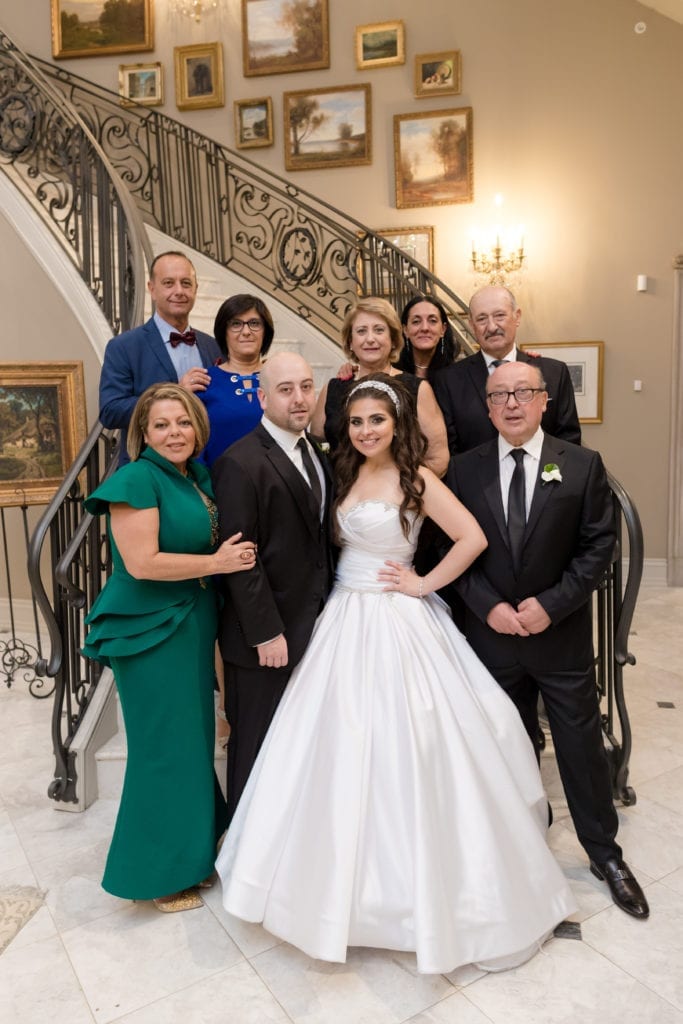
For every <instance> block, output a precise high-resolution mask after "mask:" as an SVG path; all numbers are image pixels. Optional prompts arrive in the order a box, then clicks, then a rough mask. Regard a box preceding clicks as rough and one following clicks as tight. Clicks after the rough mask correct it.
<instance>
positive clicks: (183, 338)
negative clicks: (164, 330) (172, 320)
mask: <svg viewBox="0 0 683 1024" xmlns="http://www.w3.org/2000/svg"><path fill="white" fill-rule="evenodd" d="M168 340H169V341H170V342H171V347H172V348H178V345H180V344H181V343H182V342H184V343H185V344H186V345H196V344H197V335H196V334H195V333H194V331H185V333H184V334H178V332H177V331H171V333H170V334H169V336H168Z"/></svg>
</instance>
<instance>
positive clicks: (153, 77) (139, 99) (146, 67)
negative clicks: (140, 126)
mask: <svg viewBox="0 0 683 1024" xmlns="http://www.w3.org/2000/svg"><path fill="white" fill-rule="evenodd" d="M119 96H120V97H121V99H120V101H119V102H120V103H121V106H122V107H134V106H136V104H139V105H142V106H144V107H158V106H160V105H161V104H162V103H163V102H164V74H163V66H162V64H161V61H155V62H154V63H153V64H119Z"/></svg>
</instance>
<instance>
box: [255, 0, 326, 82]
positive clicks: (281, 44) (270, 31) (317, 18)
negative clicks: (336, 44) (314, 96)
mask: <svg viewBox="0 0 683 1024" xmlns="http://www.w3.org/2000/svg"><path fill="white" fill-rule="evenodd" d="M327 3H328V0H307V2H306V0H294V2H292V0H242V60H243V70H244V75H245V77H246V78H249V77H250V76H252V75H280V74H285V73H287V72H289V71H315V70H318V69H320V68H329V66H330V29H329V20H328V12H327Z"/></svg>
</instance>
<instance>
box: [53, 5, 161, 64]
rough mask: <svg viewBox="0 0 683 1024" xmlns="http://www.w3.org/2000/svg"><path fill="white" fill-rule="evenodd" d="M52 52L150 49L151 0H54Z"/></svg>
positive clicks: (92, 53) (71, 53)
mask: <svg viewBox="0 0 683 1024" xmlns="http://www.w3.org/2000/svg"><path fill="white" fill-rule="evenodd" d="M51 4H52V55H53V56H54V57H90V56H95V55H96V54H98V53H128V52H134V51H137V50H151V49H153V47H154V40H153V35H152V8H151V0H51Z"/></svg>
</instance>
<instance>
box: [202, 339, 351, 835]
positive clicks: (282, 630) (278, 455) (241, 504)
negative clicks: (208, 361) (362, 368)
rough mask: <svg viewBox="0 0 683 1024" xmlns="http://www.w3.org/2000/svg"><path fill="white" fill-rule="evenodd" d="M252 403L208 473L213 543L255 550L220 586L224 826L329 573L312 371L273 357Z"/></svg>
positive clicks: (325, 489)
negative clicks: (217, 534) (254, 419)
mask: <svg viewBox="0 0 683 1024" xmlns="http://www.w3.org/2000/svg"><path fill="white" fill-rule="evenodd" d="M258 397H259V401H260V403H261V407H262V409H263V418H262V420H261V422H260V424H259V425H258V426H257V427H256V428H255V429H254V430H253V431H252V432H251V433H250V434H247V435H246V437H243V438H242V439H241V440H240V441H237V442H236V443H235V444H233V445H232V446H231V447H230V448H228V450H227V451H226V452H224V453H223V455H221V456H220V458H218V459H217V460H216V462H215V463H214V466H213V483H214V491H215V495H216V502H217V504H218V509H219V512H220V524H221V540H225V539H226V538H228V537H230V536H231V535H232V534H234V533H237V532H238V531H241V532H242V534H243V539H244V540H246V539H249V540H253V541H254V542H255V543H256V545H257V550H258V557H257V560H256V565H255V567H254V568H253V569H251V570H249V572H240V573H233V574H231V575H228V576H224V577H223V580H222V583H223V591H224V595H225V604H224V607H223V610H222V612H221V620H220V626H219V644H220V648H221V653H222V655H223V661H224V665H225V692H226V708H225V710H226V714H227V718H228V721H229V722H230V727H231V733H230V740H229V742H228V751H227V754H228V787H227V802H228V821H230V820H231V819H232V815H233V814H234V812H235V808H236V807H237V804H238V802H239V798H240V796H241V794H242V790H243V789H244V786H245V784H246V781H247V779H248V777H249V773H250V771H251V769H252V766H253V764H254V761H255V760H256V756H257V754H258V752H259V749H260V747H261V744H262V742H263V739H264V737H265V735H266V732H267V731H268V726H269V725H270V722H271V719H272V717H273V715H274V714H275V711H276V709H277V706H278V704H279V702H280V698H281V697H282V694H283V692H284V689H285V686H286V684H287V681H288V679H289V677H290V675H291V673H292V671H293V669H294V667H295V665H296V664H297V662H298V661H299V660H300V659H301V656H302V655H303V653H304V651H305V649H306V646H307V644H308V641H309V639H310V636H311V633H312V632H313V626H314V624H315V620H316V618H317V616H318V614H319V612H320V611H321V609H322V606H323V603H324V601H325V598H326V597H327V595H328V593H329V590H330V587H331V585H332V575H333V570H332V558H331V549H330V543H329V532H328V513H329V507H330V499H331V494H332V482H331V478H330V476H329V472H328V467H327V463H326V460H325V459H323V458H321V457H320V455H319V454H318V453H317V451H316V450H315V448H314V447H313V445H311V443H310V441H309V440H308V436H307V434H306V429H307V427H308V425H309V423H310V421H311V416H312V415H313V409H314V407H315V385H314V382H313V371H312V370H311V368H310V366H309V365H308V363H307V362H306V361H305V360H304V359H303V358H302V357H301V356H300V355H297V354H295V353H292V352H279V353H278V354H277V355H274V356H271V357H270V358H269V359H268V362H267V363H266V365H265V366H264V368H263V370H262V371H261V375H260V385H259V389H258ZM238 577H239V578H238Z"/></svg>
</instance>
